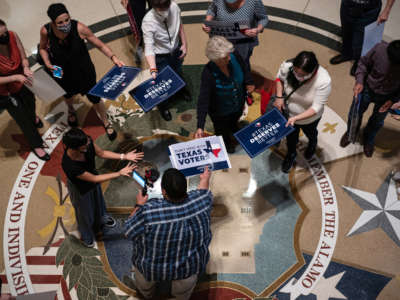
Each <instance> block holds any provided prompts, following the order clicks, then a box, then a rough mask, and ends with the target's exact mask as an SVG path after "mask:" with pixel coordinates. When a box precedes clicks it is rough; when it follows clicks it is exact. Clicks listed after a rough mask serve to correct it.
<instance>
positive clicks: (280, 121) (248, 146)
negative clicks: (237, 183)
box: [234, 108, 294, 158]
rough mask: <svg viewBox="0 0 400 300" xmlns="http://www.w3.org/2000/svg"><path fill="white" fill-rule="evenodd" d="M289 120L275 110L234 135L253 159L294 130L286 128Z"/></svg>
mask: <svg viewBox="0 0 400 300" xmlns="http://www.w3.org/2000/svg"><path fill="white" fill-rule="evenodd" d="M286 122H287V120H286V119H285V117H284V116H283V115H282V114H281V112H280V111H279V110H278V109H276V108H274V109H273V110H271V111H270V112H268V113H266V114H265V115H262V116H261V117H259V118H258V119H257V120H255V121H254V122H252V123H250V124H249V125H247V126H246V127H244V128H242V129H241V130H239V131H238V132H236V133H235V134H234V136H235V138H236V139H237V140H238V142H239V143H240V144H241V145H242V147H243V149H244V150H245V151H246V152H247V154H248V155H249V156H250V157H251V158H253V157H255V156H256V155H258V154H260V153H261V152H263V151H264V150H265V149H267V148H268V147H271V146H272V145H274V144H276V143H277V142H279V141H280V140H281V139H283V138H284V137H285V136H287V135H288V134H289V133H291V132H292V131H293V130H294V128H293V127H292V126H288V127H285V124H286Z"/></svg>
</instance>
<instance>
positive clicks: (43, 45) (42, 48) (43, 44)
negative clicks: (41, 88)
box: [38, 26, 55, 70]
mask: <svg viewBox="0 0 400 300" xmlns="http://www.w3.org/2000/svg"><path fill="white" fill-rule="evenodd" d="M48 42H49V40H48V35H47V29H46V27H45V26H42V28H41V29H40V44H39V53H38V55H40V56H41V57H42V60H43V62H44V65H45V66H46V67H47V68H48V69H49V70H55V68H54V67H53V64H52V63H51V61H50V57H49V53H48V52H47V44H48Z"/></svg>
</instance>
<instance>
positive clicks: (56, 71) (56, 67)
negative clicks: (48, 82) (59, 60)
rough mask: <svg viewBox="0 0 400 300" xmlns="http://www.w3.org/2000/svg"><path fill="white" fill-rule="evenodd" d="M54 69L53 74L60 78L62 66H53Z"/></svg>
mask: <svg viewBox="0 0 400 300" xmlns="http://www.w3.org/2000/svg"><path fill="white" fill-rule="evenodd" d="M53 67H54V68H55V70H53V76H54V77H57V78H62V68H61V67H59V66H53Z"/></svg>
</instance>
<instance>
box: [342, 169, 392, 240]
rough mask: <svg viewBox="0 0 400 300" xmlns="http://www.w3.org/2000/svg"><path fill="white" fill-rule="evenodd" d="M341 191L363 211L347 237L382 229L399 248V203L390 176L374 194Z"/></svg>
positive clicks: (347, 188) (350, 190)
mask: <svg viewBox="0 0 400 300" xmlns="http://www.w3.org/2000/svg"><path fill="white" fill-rule="evenodd" d="M343 189H344V190H345V191H346V192H347V194H349V195H350V197H351V198H353V200H354V201H355V202H356V203H357V204H358V205H359V206H360V207H361V208H362V209H363V210H364V211H363V212H362V214H361V216H360V217H359V218H358V220H357V222H356V223H355V224H354V226H353V228H352V229H351V230H350V231H349V233H348V234H347V236H351V235H354V234H358V233H363V232H367V231H370V230H373V229H375V228H382V230H383V231H385V233H386V234H387V235H388V236H389V237H390V238H391V239H392V240H393V241H394V242H395V243H396V244H397V245H398V246H399V247H400V201H399V200H398V197H397V192H396V184H395V182H394V181H393V180H392V175H388V176H387V177H386V179H385V181H384V182H383V183H382V185H381V186H380V187H379V189H378V191H377V192H376V193H375V194H372V193H369V192H366V191H362V190H357V189H354V188H351V187H346V186H343Z"/></svg>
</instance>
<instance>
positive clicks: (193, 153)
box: [168, 136, 231, 177]
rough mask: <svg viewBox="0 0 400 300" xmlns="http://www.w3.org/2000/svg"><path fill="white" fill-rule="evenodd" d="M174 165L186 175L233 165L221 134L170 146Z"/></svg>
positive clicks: (170, 156)
mask: <svg viewBox="0 0 400 300" xmlns="http://www.w3.org/2000/svg"><path fill="white" fill-rule="evenodd" d="M168 150H169V158H170V160H171V163H172V166H173V167H174V168H176V169H178V170H180V171H181V172H182V173H183V175H185V176H186V177H189V176H193V175H197V174H201V173H203V171H204V168H205V167H206V166H208V169H209V170H210V171H212V170H214V171H215V170H221V169H228V168H230V167H231V163H230V161H229V157H228V153H227V152H226V149H225V144H224V141H223V139H222V137H220V136H208V137H204V138H201V139H196V140H192V141H189V142H184V143H177V144H173V145H170V146H169V147H168Z"/></svg>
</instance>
